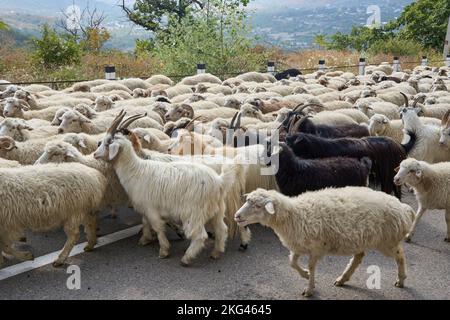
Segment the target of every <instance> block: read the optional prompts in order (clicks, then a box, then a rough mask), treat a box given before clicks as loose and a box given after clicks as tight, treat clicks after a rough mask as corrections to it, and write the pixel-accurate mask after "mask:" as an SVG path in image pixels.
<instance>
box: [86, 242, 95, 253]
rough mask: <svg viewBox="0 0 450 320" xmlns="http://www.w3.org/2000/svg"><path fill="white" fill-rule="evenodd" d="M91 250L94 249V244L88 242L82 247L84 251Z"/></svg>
mask: <svg viewBox="0 0 450 320" xmlns="http://www.w3.org/2000/svg"><path fill="white" fill-rule="evenodd" d="M92 250H94V246H91V245H89V244H88V245H87V246H86V247H84V252H91V251H92Z"/></svg>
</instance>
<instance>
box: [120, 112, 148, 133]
mask: <svg viewBox="0 0 450 320" xmlns="http://www.w3.org/2000/svg"><path fill="white" fill-rule="evenodd" d="M146 116H147V113H144V114H137V115H135V116H131V117H128V118H127V119H126V120H124V121H123V122H122V124H121V125H120V127H119V130H123V129H127V128H128V127H129V126H130V124H132V123H133V122H134V121H136V120H139V119H141V118H144V117H146Z"/></svg>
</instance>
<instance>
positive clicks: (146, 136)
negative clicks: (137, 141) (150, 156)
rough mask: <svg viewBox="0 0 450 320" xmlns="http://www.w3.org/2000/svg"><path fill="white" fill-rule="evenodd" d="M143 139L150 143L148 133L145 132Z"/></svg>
mask: <svg viewBox="0 0 450 320" xmlns="http://www.w3.org/2000/svg"><path fill="white" fill-rule="evenodd" d="M144 140H145V141H147V142H148V143H150V140H151V138H150V135H148V134H146V135H145V136H144Z"/></svg>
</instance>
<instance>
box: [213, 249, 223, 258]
mask: <svg viewBox="0 0 450 320" xmlns="http://www.w3.org/2000/svg"><path fill="white" fill-rule="evenodd" d="M221 255H222V252H220V251H213V252H212V253H211V259H214V260H217V259H219V258H220V256H221Z"/></svg>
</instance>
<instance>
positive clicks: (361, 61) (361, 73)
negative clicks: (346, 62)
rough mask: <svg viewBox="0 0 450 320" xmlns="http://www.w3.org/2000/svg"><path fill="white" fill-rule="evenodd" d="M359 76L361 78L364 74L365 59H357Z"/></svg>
mask: <svg viewBox="0 0 450 320" xmlns="http://www.w3.org/2000/svg"><path fill="white" fill-rule="evenodd" d="M358 67H359V75H360V76H363V75H365V74H366V59H365V58H359V64H358Z"/></svg>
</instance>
